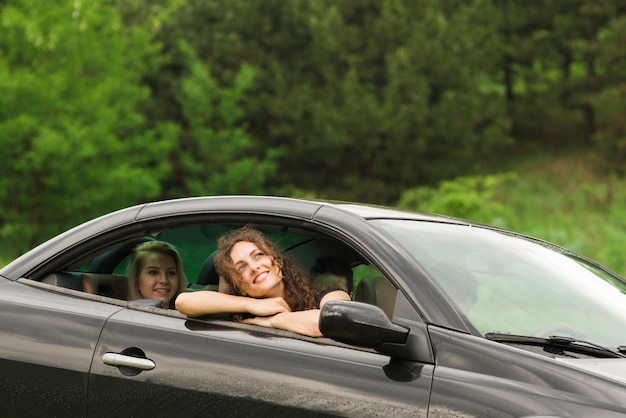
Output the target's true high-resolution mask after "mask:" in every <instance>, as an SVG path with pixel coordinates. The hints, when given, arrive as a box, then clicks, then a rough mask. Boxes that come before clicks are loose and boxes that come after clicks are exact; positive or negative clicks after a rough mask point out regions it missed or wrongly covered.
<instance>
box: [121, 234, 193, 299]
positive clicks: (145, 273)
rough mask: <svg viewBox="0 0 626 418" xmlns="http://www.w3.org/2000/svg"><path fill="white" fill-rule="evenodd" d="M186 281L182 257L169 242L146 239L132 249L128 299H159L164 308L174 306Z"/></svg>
mask: <svg viewBox="0 0 626 418" xmlns="http://www.w3.org/2000/svg"><path fill="white" fill-rule="evenodd" d="M185 283H186V280H185V272H184V271H183V263H182V260H181V258H180V255H179V254H178V251H176V249H175V248H174V247H173V246H172V245H171V244H169V243H167V242H162V241H149V242H144V243H143V244H139V245H138V246H136V247H135V248H134V249H133V251H132V253H131V255H130V262H129V269H128V286H129V295H130V296H129V300H137V299H158V300H161V301H162V302H163V308H165V309H168V308H172V309H173V308H174V301H175V299H176V297H177V296H178V295H179V294H181V293H182V291H183V289H184V286H185Z"/></svg>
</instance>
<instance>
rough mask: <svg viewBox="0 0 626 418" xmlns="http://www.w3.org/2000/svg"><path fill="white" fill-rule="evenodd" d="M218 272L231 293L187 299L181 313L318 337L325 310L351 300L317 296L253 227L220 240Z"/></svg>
mask: <svg viewBox="0 0 626 418" xmlns="http://www.w3.org/2000/svg"><path fill="white" fill-rule="evenodd" d="M215 267H216V269H217V272H218V273H219V274H220V276H221V277H222V278H223V280H224V281H225V282H226V284H227V286H225V287H222V288H223V289H225V290H224V292H226V293H222V292H214V291H196V292H188V293H182V294H181V295H179V296H178V298H177V299H176V309H178V310H179V311H180V312H181V313H183V314H185V315H187V316H202V315H208V314H222V313H228V314H236V316H235V318H236V319H238V320H240V321H241V322H244V323H247V324H255V325H261V326H265V327H271V328H278V329H283V330H287V331H292V332H297V333H299V334H303V335H308V336H312V337H319V336H321V335H322V333H321V332H320V329H319V316H320V309H321V308H322V306H324V304H325V303H326V302H328V301H330V300H350V295H349V294H348V293H346V292H345V291H343V290H339V289H328V290H324V291H322V292H319V293H316V292H315V291H313V289H312V288H311V286H310V285H309V282H308V280H307V278H306V277H305V276H304V274H303V273H302V272H301V271H300V270H299V269H298V268H297V266H296V265H295V264H294V263H293V262H292V261H291V260H290V259H289V258H288V257H287V256H286V255H285V254H282V253H281V252H279V251H277V250H276V248H275V246H274V245H273V243H272V242H271V241H270V240H269V239H268V238H267V237H265V235H263V234H262V233H261V232H260V231H258V230H256V229H254V228H253V227H251V226H245V227H243V228H239V229H236V230H234V231H231V232H229V233H227V234H225V235H223V236H222V237H220V239H219V240H218V252H217V254H216V256H215Z"/></svg>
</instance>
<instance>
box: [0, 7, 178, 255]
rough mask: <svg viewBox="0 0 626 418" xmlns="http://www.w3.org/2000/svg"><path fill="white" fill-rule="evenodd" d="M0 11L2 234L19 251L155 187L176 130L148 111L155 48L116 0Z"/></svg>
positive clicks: (149, 195)
mask: <svg viewBox="0 0 626 418" xmlns="http://www.w3.org/2000/svg"><path fill="white" fill-rule="evenodd" d="M0 13H1V15H0V22H1V23H0V24H1V25H2V26H1V28H0V91H1V92H2V94H0V143H1V144H2V146H1V147H0V161H2V163H3V176H2V178H0V196H1V202H2V206H1V207H2V213H1V218H2V228H1V229H0V237H1V238H2V239H3V240H4V241H5V242H8V243H9V244H10V248H11V249H12V251H13V252H14V254H13V255H15V254H16V253H20V252H22V251H24V250H25V249H27V248H30V247H32V246H33V245H34V244H36V243H37V242H40V241H42V240H43V239H45V238H47V237H49V236H51V235H54V234H56V233H58V232H60V231H62V230H64V229H66V228H68V227H70V226H73V225H74V224H76V223H78V222H80V221H83V220H86V219H89V218H91V217H94V216H96V215H99V214H102V213H105V212H108V211H111V210H114V209H118V208H120V207H123V206H126V205H128V204H131V203H136V202H138V201H142V200H148V199H151V198H154V197H156V196H158V195H159V193H160V180H161V179H163V178H164V177H165V176H166V175H167V174H168V171H169V167H168V163H167V158H166V155H167V152H168V151H169V150H170V149H171V148H172V147H173V145H174V143H173V135H174V134H175V131H176V130H175V127H173V126H170V125H167V124H154V125H153V126H148V124H147V122H146V120H145V119H144V116H143V115H142V104H143V103H145V101H146V100H147V99H148V93H149V92H148V90H147V89H146V88H145V87H143V86H142V85H141V78H142V76H143V74H144V73H145V72H146V71H147V67H149V66H151V65H152V64H153V57H154V56H155V54H157V53H158V49H157V48H156V47H155V46H154V45H153V44H152V43H151V42H150V38H149V36H147V34H146V33H144V32H142V31H140V30H128V29H127V28H125V27H124V25H123V24H122V22H121V20H120V18H119V15H118V13H117V11H116V10H115V8H114V7H113V5H112V3H111V2H107V1H98V2H74V1H70V0H63V1H59V2H52V3H46V7H42V5H41V4H40V3H38V2H36V1H33V0H12V1H9V2H5V3H4V5H3V7H2V9H0Z"/></svg>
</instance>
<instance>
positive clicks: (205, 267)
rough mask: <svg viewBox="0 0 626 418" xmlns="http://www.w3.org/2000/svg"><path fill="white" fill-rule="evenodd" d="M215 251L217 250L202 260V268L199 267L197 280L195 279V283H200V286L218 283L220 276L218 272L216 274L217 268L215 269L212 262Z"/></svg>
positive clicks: (216, 284)
mask: <svg viewBox="0 0 626 418" xmlns="http://www.w3.org/2000/svg"><path fill="white" fill-rule="evenodd" d="M216 253H217V251H213V252H212V253H211V254H209V255H208V257H207V258H206V259H205V260H204V263H203V264H202V269H200V273H198V280H196V284H197V285H202V286H207V285H213V286H218V285H219V283H220V276H219V274H217V270H216V269H215V264H214V263H213V260H214V259H215V254H216Z"/></svg>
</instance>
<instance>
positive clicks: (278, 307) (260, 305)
mask: <svg viewBox="0 0 626 418" xmlns="http://www.w3.org/2000/svg"><path fill="white" fill-rule="evenodd" d="M246 312H248V313H250V314H252V315H256V316H257V317H268V316H271V315H276V314H278V313H282V312H291V308H289V305H288V304H287V302H285V299H283V298H282V297H277V298H266V299H254V298H249V300H248V306H247V307H246ZM257 325H261V324H257ZM264 326H271V325H264Z"/></svg>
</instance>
